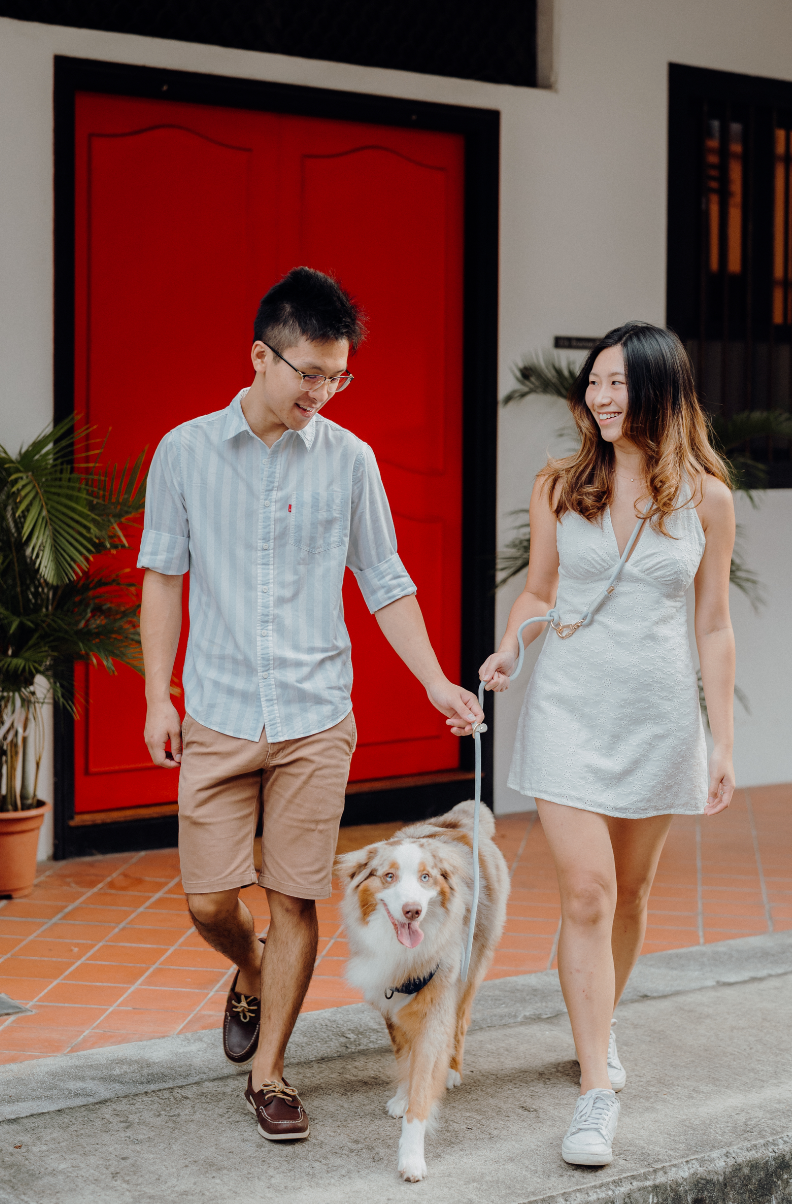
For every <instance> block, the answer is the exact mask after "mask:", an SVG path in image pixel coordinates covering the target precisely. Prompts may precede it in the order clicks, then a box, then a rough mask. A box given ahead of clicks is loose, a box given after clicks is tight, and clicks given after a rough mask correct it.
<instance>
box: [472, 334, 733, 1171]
mask: <svg viewBox="0 0 792 1204" xmlns="http://www.w3.org/2000/svg"><path fill="white" fill-rule="evenodd" d="M569 406H570V408H571V410H572V414H573V416H574V419H575V422H576V424H577V428H578V431H579V432H580V437H581V446H580V449H579V451H578V452H577V453H576V454H575V455H573V456H570V457H568V458H567V459H564V460H559V461H555V462H550V464H549V465H548V466H547V468H546V469H544V470H543V471H542V472H541V473H540V474H539V476H538V477H537V480H536V483H535V485H534V490H533V494H532V497H531V511H530V514H531V559H530V564H529V567H528V578H527V581H526V584H525V589H524V590H523V592H522V594H521V595H520V597H519V598H518V599H517V601H516V602H515V604H514V606H513V607H512V610H511V614H510V616H509V625H508V627H507V630H506V634H505V636H504V638H503V641H502V642H501V646H500V648H499V650H498V651H497V652H496V653H494V655H492V656H490V657H489V658H488V659H487V660H486V661H485V662H484V664H483V665H482V667H481V670H480V676H481V678H482V680H483V681H485V682H486V683H487V686H488V688H489V689H491V690H495V691H503V690H506V689H507V688H508V685H509V674H510V673H511V672H512V671H513V669H514V664H515V661H516V659H517V652H518V645H517V629H518V627H519V626H520V624H521V623H522V622H523V621H524V620H525V619H528V618H531V617H532V616H534V615H544V614H546V613H547V612H548V610H549V609H550V607H551V606H552V605H553V602H554V600H555V604H556V609H557V611H558V614H559V623H560V624H562V625H567V624H571V623H574V622H575V621H576V620H577V619H578V618H580V617H581V616H582V615H583V614H584V613H585V612H586V610H587V607H588V604H589V603H590V602H591V601H592V600H593V599H594V598H595V597H596V595H597V594H598V593H599V592H600V591H601V589H602V588H603V586H604V585H605V584H606V582H607V580H608V578H609V577H610V575H611V572H612V571H613V568H614V567H615V565H616V563H617V561H618V560H619V557H620V555H621V554H622V552H623V550H624V548H625V546H626V544H627V542H628V540H629V538H630V535H631V533H632V531H633V529H634V527H635V525H636V522H637V521H640V519H641V517H642V516H645V521H644V524H643V526H642V528H641V532H640V535H639V537H638V540H637V542H636V543H635V545H634V548H633V551H632V553H631V555H630V558H629V559H628V560H627V562H626V564H625V566H624V568H623V569H622V572H621V576H620V577H619V579H618V582H617V585H616V587H615V590H614V591H613V593H612V594H611V595H610V596H609V597H607V598H606V600H605V601H604V603H603V604H602V606H601V607H600V608H599V610H597V611H596V613H595V614H594V617H593V619H592V621H591V623H590V624H588V625H586V626H582V627H579V628H578V629H577V630H576V631H574V633H573V634H572V635H571V636H566V637H565V638H562V639H559V638H557V634H556V632H554V631H548V634H547V639H546V641H545V645H544V648H543V649H542V652H541V655H540V657H539V660H538V662H537V664H536V668H535V670H534V673H533V676H532V678H531V681H530V684H529V687H528V690H527V692H526V696H525V702H524V704H523V708H522V714H521V717H520V724H519V729H518V734H517V740H516V744H515V749H514V757H513V760H512V767H511V773H510V776H509V785H510V786H511V787H512V788H513V789H515V790H519V791H520V792H521V793H522V794H526V795H533V796H534V797H535V798H536V803H537V807H538V809H539V815H540V818H541V821H542V827H543V828H544V832H545V835H546V837H547V840H548V843H549V845H550V849H551V851H552V854H553V857H554V860H555V863H556V869H557V872H558V882H559V888H560V892H561V911H562V926H561V937H560V940H559V945H558V967H559V975H560V978H561V986H562V989H563V992H564V999H565V1001H566V1005H567V1009H568V1011H569V1016H570V1020H571V1022H572V1031H573V1034H574V1038H575V1045H576V1048H577V1052H578V1059H579V1061H580V1070H581V1080H580V1097H579V1099H578V1102H577V1105H576V1107H575V1113H574V1117H573V1120H572V1124H571V1125H570V1128H569V1131H568V1132H567V1134H566V1136H565V1138H564V1140H563V1144H562V1154H563V1157H564V1158H565V1159H566V1161H567V1162H571V1163H576V1164H580V1165H588V1166H600V1165H605V1164H607V1163H609V1162H610V1161H611V1160H612V1158H613V1153H612V1143H613V1136H614V1133H615V1130H616V1124H617V1121H618V1115H619V1102H618V1100H617V1098H616V1094H615V1093H616V1091H619V1090H621V1088H622V1087H623V1086H624V1082H625V1079H626V1074H625V1071H624V1069H623V1067H622V1066H621V1063H620V1062H619V1058H618V1054H617V1052H616V1043H615V1040H614V1035H613V1027H612V1026H613V1024H614V1023H615V1021H613V1020H612V1015H613V1010H614V1007H615V1005H616V1004H617V1003H618V1001H619V998H620V996H621V994H622V992H623V990H624V987H625V985H626V983H627V979H628V978H629V976H630V972H631V970H632V968H633V966H634V965H635V961H636V959H637V957H638V954H639V952H640V949H641V945H642V942H643V937H644V931H645V928H646V908H647V902H648V898H649V891H650V889H651V886H652V880H653V878H654V875H655V871H656V869H657V863H658V860H659V857H660V852H661V850H662V847H663V844H664V842H665V838H666V835H667V834H668V829H669V827H670V824H671V819H672V816H674V815H697V814H700V813H702V812H703V813H704V814H705V815H715V814H716V813H717V812H719V811H723V810H724V809H725V808H726V807H728V806H729V803H730V802H731V798H732V793H733V791H734V770H733V767H732V738H733V724H732V699H733V690H734V636H733V633H732V628H731V623H730V619H729V600H728V590H729V565H730V561H731V553H732V547H733V544H734V506H733V502H732V496H731V492H730V488H729V476H728V472H727V469H726V467H725V466H724V464H723V462H722V461H721V459H720V458H719V457H718V456H717V455H716V453H715V452H714V451H713V450H712V448H711V447H710V445H709V442H708V439H707V425H706V420H705V418H704V415H703V413H702V410H701V407H700V405H699V402H698V399H697V397H696V393H695V390H694V387H693V378H692V373H691V370H690V363H689V361H688V358H687V355H686V353H685V350H684V348H683V346H682V344H681V343H680V341H679V339H678V338H677V337H676V335H674V334H672V333H671V332H670V331H668V330H662V329H660V328H658V327H656V326H650V325H648V324H647V323H643V322H629V323H628V324H627V325H625V326H622V327H619V328H618V329H616V330H612V331H610V333H609V334H607V335H606V336H605V338H604V339H602V340H601V341H600V342H599V343H598V344H597V345H596V347H594V348H593V350H592V351H591V353H590V355H589V357H588V359H587V360H586V363H585V364H584V365H583V369H582V371H581V372H580V375H579V376H578V378H577V380H576V382H575V384H574V385H573V387H572V390H571V393H570V398H569ZM691 581H693V582H695V603H696V606H695V633H696V644H697V647H698V654H699V661H700V665H701V675H702V679H703V683H704V693H705V697H706V702H707V711H708V715H709V722H710V727H711V729H712V735H713V739H714V749H713V752H712V756H711V758H710V765H709V780H708V776H707V761H706V746H705V741H704V732H703V728H702V723H701V713H700V708H699V698H698V687H697V682H696V673H695V669H694V666H693V661H692V659H691V654H690V644H689V639H688V629H687V607H686V599H685V593H686V590H687V588H688V586H689V585H690V583H691ZM556 593H557V597H556ZM544 630H546V629H545V627H544V626H543V625H541V624H532V625H531V626H530V627H527V628H526V634H525V643H526V644H527V643H529V642H530V641H531V640H534V639H536V638H537V636H538V635H539V634H540V632H542V631H544Z"/></svg>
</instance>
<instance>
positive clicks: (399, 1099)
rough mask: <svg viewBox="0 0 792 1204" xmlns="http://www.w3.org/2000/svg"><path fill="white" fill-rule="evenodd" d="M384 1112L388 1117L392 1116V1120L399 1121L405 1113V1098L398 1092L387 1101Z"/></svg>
mask: <svg viewBox="0 0 792 1204" xmlns="http://www.w3.org/2000/svg"><path fill="white" fill-rule="evenodd" d="M385 1111H386V1112H387V1113H388V1116H392V1117H393V1119H394V1120H399V1119H400V1118H401V1117H402V1116H404V1113H405V1112H406V1111H407V1096H406V1095H402V1094H401V1093H400V1092H399V1091H397V1092H396V1094H395V1095H394V1096H393V1097H392V1098H391V1099H389V1100H388V1102H387V1104H386V1105H385Z"/></svg>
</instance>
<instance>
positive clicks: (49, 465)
mask: <svg viewBox="0 0 792 1204" xmlns="http://www.w3.org/2000/svg"><path fill="white" fill-rule="evenodd" d="M77 449H82V450H81V451H77ZM101 451H102V448H101V447H97V445H96V443H95V441H93V442H92V441H91V440H89V439H88V433H87V432H86V431H81V432H75V431H74V430H73V428H72V420H71V419H67V420H66V421H65V422H63V423H60V424H59V425H58V426H56V427H55V428H54V429H52V430H49V431H45V432H44V433H43V434H42V435H40V436H39V437H38V438H37V439H35V440H33V442H32V443H30V444H29V445H28V446H27V447H23V448H22V449H21V450H20V452H19V453H18V455H16V456H13V455H11V454H10V453H9V452H8V451H7V450H6V449H5V448H4V447H3V446H1V445H0V896H2V895H6V896H8V895H10V896H11V897H12V898H17V897H19V896H21V895H26V894H29V893H30V891H31V889H32V887H33V882H34V879H35V873H36V850H37V846H38V835H39V829H40V827H41V824H42V821H43V819H44V815H45V814H46V812H47V811H49V810H50V809H51V808H50V804H49V803H44V802H41V801H40V799H39V797H38V785H39V771H40V767H41V758H42V753H43V750H44V728H43V711H44V707H45V705H46V704H47V703H49V702H53V703H55V704H56V705H60V706H63V707H66V708H67V709H68V710H70V711H71V712H72V713H75V711H76V707H77V705H78V703H79V699H78V698H75V696H74V693H73V689H72V665H73V663H74V661H86V660H87V661H90V662H92V663H94V664H100V663H101V664H103V665H104V667H105V668H106V669H107V670H108V671H109V672H110V673H112V672H114V671H115V664H116V663H120V664H126V665H130V666H131V667H132V668H134V669H137V670H138V671H139V672H141V671H142V665H141V657H140V635H139V629H138V596H137V587H136V585H135V584H134V582H132V581H131V580H128V579H126V576H125V572H124V570H119V568H118V567H117V565H115V564H114V563H113V559H112V556H108V555H101V554H102V553H105V554H107V553H113V552H116V551H118V550H119V549H120V548H124V547H126V546H127V541H126V538H125V536H124V531H123V526H122V524H125V523H127V522H129V520H131V519H133V518H134V517H135V516H136V515H138V514H140V512H141V510H142V508H143V500H144V492H145V477H144V476H143V474H142V473H141V467H142V462H143V455H142V454H141V455H140V456H139V457H138V459H137V460H136V461H135V463H134V464H133V465H132V466H131V467H130V466H129V462H127V463H126V464H125V465H124V466H123V468H121V469H118V468H117V467H111V468H103V467H100V464H99V459H100V455H101ZM75 452H77V454H76V455H75ZM94 558H95V559H94Z"/></svg>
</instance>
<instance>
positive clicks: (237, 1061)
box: [223, 1049, 256, 1066]
mask: <svg viewBox="0 0 792 1204" xmlns="http://www.w3.org/2000/svg"><path fill="white" fill-rule="evenodd" d="M255 1052H256V1051H255V1049H254V1050H251V1052H250V1053H249V1054H248V1056H247V1057H246V1058H242V1059H241V1060H240V1059H239V1058H232V1057H231V1055H230V1054H229V1053H226V1051H225V1049H224V1050H223V1054H224V1055H225V1060H226V1062H230V1063H231V1065H232V1066H247V1065H248V1063H249V1062H252V1061H253V1057H254V1054H255Z"/></svg>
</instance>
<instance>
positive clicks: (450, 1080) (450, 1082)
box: [446, 1069, 462, 1091]
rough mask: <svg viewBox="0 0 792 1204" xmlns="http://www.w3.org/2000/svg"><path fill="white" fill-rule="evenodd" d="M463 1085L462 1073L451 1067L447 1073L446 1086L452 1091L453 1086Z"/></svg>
mask: <svg viewBox="0 0 792 1204" xmlns="http://www.w3.org/2000/svg"><path fill="white" fill-rule="evenodd" d="M461 1086H462V1075H461V1074H460V1073H459V1071H458V1070H451V1069H449V1071H448V1074H447V1075H446V1087H447V1088H448V1090H449V1091H450V1090H451V1088H452V1087H461Z"/></svg>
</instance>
